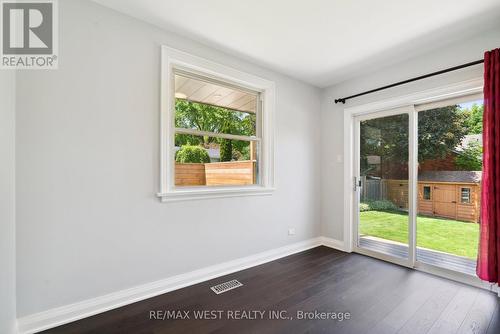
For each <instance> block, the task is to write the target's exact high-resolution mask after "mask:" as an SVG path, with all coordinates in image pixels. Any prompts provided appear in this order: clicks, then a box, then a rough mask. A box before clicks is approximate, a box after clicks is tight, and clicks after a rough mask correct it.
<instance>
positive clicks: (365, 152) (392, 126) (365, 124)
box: [358, 114, 409, 258]
mask: <svg viewBox="0 0 500 334" xmlns="http://www.w3.org/2000/svg"><path fill="white" fill-rule="evenodd" d="M408 122H409V118H408V115H407V114H402V115H395V116H388V117H381V118H376V119H370V120H367V121H362V122H360V138H359V139H360V161H359V174H360V176H361V189H360V192H359V195H360V201H361V203H360V205H359V210H360V212H359V230H358V233H359V236H358V245H359V246H360V247H362V248H365V249H370V250H373V251H376V252H382V253H385V254H389V255H391V256H396V257H401V258H407V257H408Z"/></svg>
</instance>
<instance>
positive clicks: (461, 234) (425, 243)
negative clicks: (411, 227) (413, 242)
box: [360, 211, 479, 259]
mask: <svg viewBox="0 0 500 334" xmlns="http://www.w3.org/2000/svg"><path fill="white" fill-rule="evenodd" d="M360 235H361V236H363V235H368V236H373V237H378V238H382V239H386V240H392V241H397V242H401V243H407V242H408V215H407V214H406V213H402V212H397V211H394V212H392V211H391V212H389V211H364V212H360ZM478 236H479V224H476V223H467V222H462V221H457V220H451V219H443V218H433V217H426V216H421V215H419V216H418V217H417V246H418V247H422V248H428V249H432V250H436V251H440V252H445V253H449V254H454V255H458V256H464V257H468V258H471V259H476V257H477V247H478Z"/></svg>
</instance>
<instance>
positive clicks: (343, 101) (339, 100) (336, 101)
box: [335, 99, 345, 104]
mask: <svg viewBox="0 0 500 334" xmlns="http://www.w3.org/2000/svg"><path fill="white" fill-rule="evenodd" d="M339 102H342V104H345V99H335V104H337V103H339Z"/></svg>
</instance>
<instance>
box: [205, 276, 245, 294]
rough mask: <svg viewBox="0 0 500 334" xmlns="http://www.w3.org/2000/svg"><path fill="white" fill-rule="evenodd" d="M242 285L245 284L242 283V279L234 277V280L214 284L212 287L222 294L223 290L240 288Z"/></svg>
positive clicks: (214, 290)
mask: <svg viewBox="0 0 500 334" xmlns="http://www.w3.org/2000/svg"><path fill="white" fill-rule="evenodd" d="M240 286H243V284H241V283H240V281H238V280H236V279H233V280H232V281H229V282H224V283H221V284H217V285H216V286H213V287H211V288H210V289H212V291H213V292H215V293H216V294H218V295H220V294H221V293H223V292H226V291H229V290H233V289H236V288H239V287H240Z"/></svg>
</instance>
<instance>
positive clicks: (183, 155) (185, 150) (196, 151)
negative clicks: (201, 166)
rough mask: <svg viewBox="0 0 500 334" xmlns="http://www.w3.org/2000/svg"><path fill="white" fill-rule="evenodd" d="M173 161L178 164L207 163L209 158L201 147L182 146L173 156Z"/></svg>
mask: <svg viewBox="0 0 500 334" xmlns="http://www.w3.org/2000/svg"><path fill="white" fill-rule="evenodd" d="M175 161H176V162H179V163H183V164H186V163H208V162H210V156H209V155H208V153H207V151H206V150H205V149H204V148H203V147H201V146H193V145H184V146H182V147H181V149H180V150H179V151H177V153H176V154H175Z"/></svg>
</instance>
